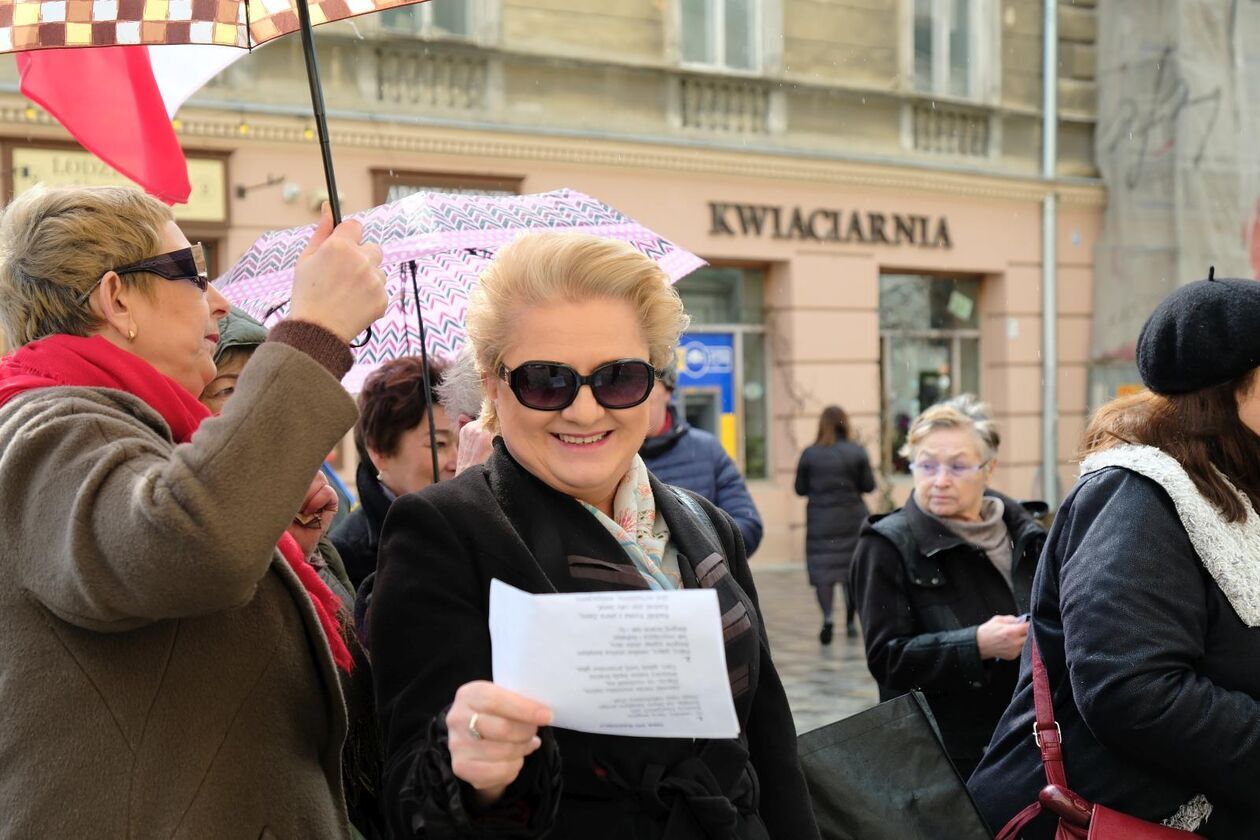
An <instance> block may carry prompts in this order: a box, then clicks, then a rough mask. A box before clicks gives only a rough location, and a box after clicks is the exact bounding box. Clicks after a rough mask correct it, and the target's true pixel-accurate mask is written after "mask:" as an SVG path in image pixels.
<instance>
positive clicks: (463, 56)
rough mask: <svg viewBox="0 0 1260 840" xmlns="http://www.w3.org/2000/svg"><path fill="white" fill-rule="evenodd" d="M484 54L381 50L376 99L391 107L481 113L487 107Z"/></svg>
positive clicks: (409, 49) (378, 63) (410, 48)
mask: <svg viewBox="0 0 1260 840" xmlns="http://www.w3.org/2000/svg"><path fill="white" fill-rule="evenodd" d="M487 70H488V61H487V59H486V58H485V56H483V55H478V54H475V53H463V52H445V51H442V52H439V51H436V50H430V49H416V48H414V47H378V48H377V50H376V98H377V101H378V102H381V103H385V104H387V105H403V106H413V107H417V108H423V109H434V110H448V111H479V110H481V109H482V108H484V107H485V104H486V78H487V75H488V73H487Z"/></svg>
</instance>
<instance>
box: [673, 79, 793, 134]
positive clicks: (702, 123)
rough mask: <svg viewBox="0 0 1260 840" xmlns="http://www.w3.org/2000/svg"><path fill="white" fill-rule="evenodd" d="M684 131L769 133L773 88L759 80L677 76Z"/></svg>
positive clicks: (680, 115)
mask: <svg viewBox="0 0 1260 840" xmlns="http://www.w3.org/2000/svg"><path fill="white" fill-rule="evenodd" d="M675 83H676V84H677V85H678V107H679V118H680V121H681V123H682V126H683V128H694V129H700V130H702V131H718V132H725V133H730V134H768V133H769V132H770V130H771V120H770V87H769V86H768V85H767V84H765V83H764V82H762V81H759V80H757V79H732V78H722V77H717V78H709V77H705V76H678V77H675Z"/></svg>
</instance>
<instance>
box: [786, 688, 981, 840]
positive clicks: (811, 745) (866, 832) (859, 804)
mask: <svg viewBox="0 0 1260 840" xmlns="http://www.w3.org/2000/svg"><path fill="white" fill-rule="evenodd" d="M797 749H798V751H799V752H800V757H801V769H802V770H804V772H805V780H806V782H808V784H809V793H810V797H811V799H812V800H813V803H814V816H815V817H817V819H818V828H819V830H820V831H821V832H822V837H823V840H907V838H942V840H944V838H948V840H992V837H993V835H992V833H991V832H990V831H989V829H988V827H987V826H986V825H985V822H984V819H983V818H982V817H981V816H980V812H979V811H978V810H977V809H976V803H975V802H974V801H973V800H972V798H971V794H970V793H969V792H968V791H967V786H966V785H965V784H964V783H963V779H962V777H960V776H959V775H958V771H957V770H955V769H954V764H953V762H951V761H950V760H949V756H948V755H946V753H945V746H944V744H943V743H942V741H941V736H940V731H939V730H938V729H937V727H936V719H935V718H934V717H932V711H931V709H929V708H928V704H927V700H926V699H924V697H923V695H922V694H921V693H919V692H917V691H916V692H912V693H910V694H904V695H902V696H901V697H897V698H895V699H893V700H889V701H887V702H886V703H880V704H879V705H878V706H875V707H874V708H871V709H867V710H866V711H864V712H859V713H858V714H856V715H853V716H851V717H847V718H845V719H844V720H838V721H836V722H835V723H831V724H828V725H827V726H823V727H821V728H819V729H815V730H813V731H812V732H806V733H805V734H804V735H801V736H800V738H799V739H798V740H797Z"/></svg>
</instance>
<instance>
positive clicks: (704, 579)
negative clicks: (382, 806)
mask: <svg viewBox="0 0 1260 840" xmlns="http://www.w3.org/2000/svg"><path fill="white" fill-rule="evenodd" d="M652 492H653V493H654V494H655V497H656V504H657V507H658V509H659V510H660V511H661V514H662V515H663V516H664V517H665V520H666V522H667V523H668V524H669V529H670V533H671V536H672V538H673V541H674V544H675V546H676V547H677V548H678V553H679V558H678V563H679V571H680V572H681V573H682V575H683V581H684V584H685V586H686V587H687V588H697V587H700V586H704V587H706V588H711V589H714V590H715V591H716V592H717V595H718V600H719V605H720V610H721V612H722V615H723V616H724V619H723V620H724V625H725V627H726V632H725V636H726V661H727V667H728V670H729V671H730V675H731V680H732V684H731V691H732V694H733V696H734V700H735V709H736V713H737V715H738V717H739V722H740V729H741V734H740V736H739V737H738V738H734V739H728V740H691V739H687V738H671V739H657V738H635V737H621V736H600V735H590V734H585V733H580V732H574V731H572V730H566V729H555V728H552V729H544V730H543V735H544V746H543V748H542V749H540V750H539V751H537V752H535V753H534V754H533V755H531V756H530V757H529V758H528V759H527V760H526V762H525V766H524V769H523V770H522V772H521V775H520V777H518V779H517V781H516V783H514V784H513V786H512V787H510V788H509V790H508V793H507V794H506V795H505V798H504V799H503V800H501V801H500V803H498V805H497V806H496V807H495V808H494V809H493V810H492V811H491V813H489V814H481V815H478V816H472V815H470V814H469V812H468V810H467V807H466V803H467V802H468V801H469V798H470V789H469V788H468V787H467V786H466V785H465V784H463V783H462V782H459V781H458V780H457V779H456V778H455V777H454V775H453V774H452V771H451V767H450V754H449V752H448V750H447V746H446V744H447V741H446V737H447V735H446V730H445V710H446V708H447V707H448V706H449V704H450V703H451V701H452V698H453V697H454V694H455V691H456V689H458V688H459V687H460V686H461V685H463V684H464V683H467V682H469V681H472V680H488V679H490V678H491V667H490V632H489V628H488V627H487V618H488V613H489V592H490V582H491V581H492V580H493V579H495V578H498V579H500V580H502V581H504V582H505V583H508V584H511V585H512V586H515V587H518V588H520V589H524V590H526V591H528V592H553V591H560V592H591V591H612V590H636V589H643V588H645V586H646V584H645V583H644V581H643V578H642V576H641V575H640V574H639V573H638V571H637V570H636V569H635V567H634V565H633V563H632V562H631V561H630V559H629V558H628V557H627V556H626V554H625V552H624V550H623V549H622V548H621V546H620V545H618V544H617V542H616V540H615V539H614V538H613V537H612V536H611V535H610V534H609V533H608V531H607V530H605V529H604V527H603V526H602V525H600V524H599V522H598V520H596V519H595V517H593V516H591V514H590V513H589V512H587V511H586V510H585V509H584V508H583V507H582V506H581V505H580V504H578V502H577V501H575V500H574V499H573V498H571V497H569V496H566V495H563V494H561V493H559V492H557V491H555V490H553V489H552V488H550V487H548V486H547V485H546V484H544V483H543V482H541V481H539V480H538V479H537V478H535V477H534V476H533V475H531V474H530V473H529V472H528V471H526V470H525V469H524V468H523V467H521V466H520V465H519V464H517V463H516V462H515V461H514V460H513V459H512V457H511V456H510V455H509V454H508V452H507V450H506V448H505V447H504V446H503V443H502V440H500V441H496V443H495V452H494V454H493V455H492V456H491V458H490V460H489V461H488V462H487V463H486V464H484V465H481V466H478V467H474V468H471V469H469V470H466V471H465V472H463V473H461V474H460V475H459V476H457V477H456V478H455V479H453V480H451V481H444V482H442V483H441V484H435V485H432V486H430V487H426V488H425V489H424V490H422V491H421V492H419V493H416V494H412V495H409V496H404V497H402V498H400V499H399V500H398V502H397V503H395V505H394V507H393V509H392V510H391V511H390V514H389V518H388V520H387V522H386V524H385V532H384V536H383V538H382V542H381V562H380V571H379V573H378V575H377V584H376V594H375V600H374V602H373V606H372V624H371V632H372V652H373V665H374V668H375V672H376V692H377V698H378V705H379V709H380V713H381V722H382V724H383V726H384V732H385V742H386V782H385V791H386V801H387V805H388V811H389V820H390V823H391V825H392V827H393V829H394V832H395V836H396V837H400V838H401V837H425V838H435V837H446V838H452V837H460V838H490V837H495V838H509V837H510V838H540V837H542V836H544V834H545V835H546V836H547V837H548V838H549V840H590V839H591V838H599V840H703V839H704V838H713V837H723V838H730V840H769V838H773V840H811V839H813V840H816V838H817V837H818V828H817V826H816V825H815V822H814V817H813V813H812V811H811V808H810V803H809V794H808V791H807V790H806V787H805V781H804V777H803V776H802V774H801V770H800V766H799V763H798V760H797V755H796V733H795V728H794V726H793V723H792V713H791V710H790V709H789V708H788V704H787V698H786V696H785V694H784V691H783V686H782V684H781V683H780V682H779V677H778V675H777V673H776V672H775V669H774V664H773V663H772V662H771V660H770V651H769V647H768V645H767V642H766V637H765V633H764V630H763V623H762V618H761V614H760V610H759V608H758V606H757V593H756V590H755V589H754V587H753V580H752V575H751V574H750V573H749V568H748V563H747V559H746V557H745V556H744V551H743V546H742V544H741V542H740V537H739V533H738V531H737V530H736V529H735V527H734V524H733V523H732V522H731V521H730V519H729V517H727V516H725V515H723V514H722V513H720V512H719V511H718V510H717V509H716V508H714V507H712V506H711V505H709V503H708V502H704V501H698V502H697V504H699V505H701V506H702V507H703V508H704V510H705V512H706V513H707V515H708V517H709V518H710V520H711V525H710V524H709V523H701V522H699V521H697V518H696V517H695V515H694V514H693V513H692V512H691V511H690V510H688V509H687V507H685V506H684V504H683V503H682V501H681V500H680V499H679V498H678V497H676V496H675V495H674V494H673V493H672V492H671V491H670V490H669V489H668V488H666V487H664V486H663V485H662V484H661V483H660V482H659V481H657V480H656V479H654V478H653V479H652ZM714 528H716V533H714V531H713V529H714ZM715 537H716V538H717V541H716V542H715V541H714V538H715ZM548 829H550V833H549V834H548V833H547V832H548ZM426 832H427V833H426Z"/></svg>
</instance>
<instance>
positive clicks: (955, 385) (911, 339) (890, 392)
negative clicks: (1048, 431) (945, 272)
mask: <svg viewBox="0 0 1260 840" xmlns="http://www.w3.org/2000/svg"><path fill="white" fill-rule="evenodd" d="M979 296H980V281H979V280H978V279H976V278H974V277H970V278H958V277H924V276H916V275H903V274H886V275H884V276H882V277H880V288H879V324H880V346H881V350H882V358H881V369H882V373H883V406H882V425H883V434H882V435H881V440H882V442H883V459H882V460H883V467H884V470H885V472H893V473H904V472H905V471H906V470H908V469H909V463H908V462H907V460H906V459H905V458H903V457H902V456H901V454H900V452H899V450H900V449H901V446H902V444H904V443H905V442H906V433H907V432H908V431H909V428H910V423H911V421H912V420H914V418H915V417H916V416H917V415H918V414H919V413H920V412H921V411H923V410H924V409H925V408H927V407H929V406H931V405H932V404H933V403H937V402H940V401H941V400H945V399H949V398H950V397H953V396H957V395H958V394H964V393H969V394H979V391H980V313H979Z"/></svg>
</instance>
